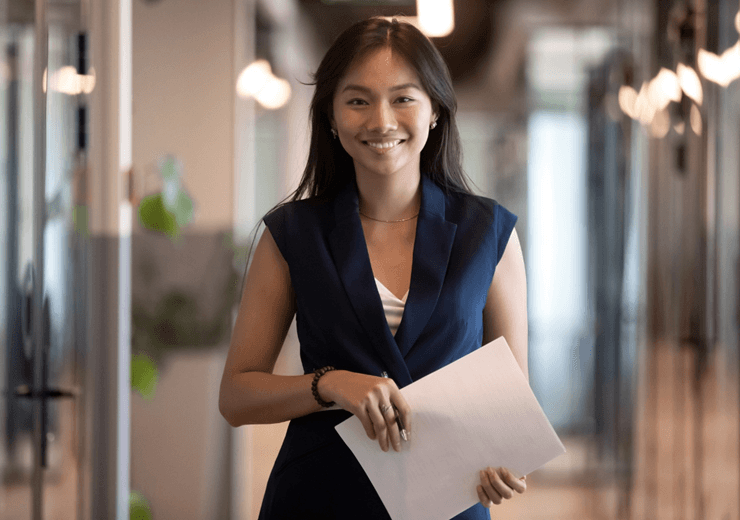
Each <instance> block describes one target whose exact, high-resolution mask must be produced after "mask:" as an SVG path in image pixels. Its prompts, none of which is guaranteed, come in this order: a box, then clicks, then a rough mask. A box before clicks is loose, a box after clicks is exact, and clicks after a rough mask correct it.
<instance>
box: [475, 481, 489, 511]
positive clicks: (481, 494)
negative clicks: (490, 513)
mask: <svg viewBox="0 0 740 520" xmlns="http://www.w3.org/2000/svg"><path fill="white" fill-rule="evenodd" d="M475 489H476V491H478V500H480V503H481V504H482V505H483V507H491V506H492V505H493V502H491V499H490V498H488V495H486V492H485V491H483V486H477V487H476V488H475Z"/></svg>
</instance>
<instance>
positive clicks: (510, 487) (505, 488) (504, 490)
mask: <svg viewBox="0 0 740 520" xmlns="http://www.w3.org/2000/svg"><path fill="white" fill-rule="evenodd" d="M526 480H527V476H526V475H525V476H523V477H522V478H516V477H515V476H514V475H512V474H511V473H510V472H509V470H507V469H506V468H490V467H489V468H486V469H484V470H482V471H481V472H480V485H479V486H478V487H477V489H478V499H479V500H480V503H481V504H483V506H484V507H491V506H492V505H493V504H496V505H499V504H501V502H503V501H504V499H509V498H511V497H513V496H514V491H516V492H517V493H519V494H522V493H524V492H525V491H526V490H527V482H526Z"/></svg>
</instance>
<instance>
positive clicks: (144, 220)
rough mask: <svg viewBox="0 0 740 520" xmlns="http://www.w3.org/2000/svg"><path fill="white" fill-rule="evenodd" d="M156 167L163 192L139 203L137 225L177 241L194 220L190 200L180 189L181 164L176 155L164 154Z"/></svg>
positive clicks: (191, 201) (149, 196)
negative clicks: (183, 230)
mask: <svg viewBox="0 0 740 520" xmlns="http://www.w3.org/2000/svg"><path fill="white" fill-rule="evenodd" d="M157 166H158V171H159V175H160V177H161V178H162V191H161V192H160V193H154V194H152V195H148V196H146V197H144V198H143V199H142V200H141V202H140V203H139V222H141V225H142V226H143V227H145V228H146V229H150V230H152V231H158V232H160V233H164V234H165V235H167V236H169V237H170V238H171V239H176V238H177V237H178V236H179V235H180V232H181V231H182V229H183V228H184V227H185V226H187V225H188V224H189V223H190V222H191V221H192V220H193V214H194V205H193V199H191V198H190V196H189V195H188V193H187V191H186V190H185V189H184V188H183V187H182V164H181V163H180V161H178V160H177V158H176V157H175V156H173V155H165V156H164V157H162V158H161V159H160V160H159V161H158V163H157Z"/></svg>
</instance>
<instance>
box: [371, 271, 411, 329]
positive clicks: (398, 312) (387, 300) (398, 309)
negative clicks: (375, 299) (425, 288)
mask: <svg viewBox="0 0 740 520" xmlns="http://www.w3.org/2000/svg"><path fill="white" fill-rule="evenodd" d="M375 285H376V286H377V287H378V294H379V295H380V301H382V302H383V310H384V311H385V319H386V320H387V321H388V327H389V328H390V329H391V334H393V335H394V336H395V335H396V331H397V330H398V326H399V325H400V324H401V317H402V316H403V309H404V307H405V306H406V298H408V297H409V291H406V294H404V295H403V298H402V299H401V300H399V299H398V297H397V296H396V295H395V294H393V293H392V292H391V291H390V289H388V288H387V287H386V286H385V285H383V284H382V283H380V280H378V279H377V278H375Z"/></svg>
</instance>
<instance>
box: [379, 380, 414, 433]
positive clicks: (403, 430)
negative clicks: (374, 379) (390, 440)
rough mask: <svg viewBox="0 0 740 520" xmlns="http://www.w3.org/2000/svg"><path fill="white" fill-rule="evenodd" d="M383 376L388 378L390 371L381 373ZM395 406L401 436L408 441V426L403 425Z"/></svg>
mask: <svg viewBox="0 0 740 520" xmlns="http://www.w3.org/2000/svg"><path fill="white" fill-rule="evenodd" d="M380 375H381V376H382V377H385V378H387V377H388V372H386V371H383V373H382V374H380ZM392 406H393V411H394V412H396V424H397V425H398V430H399V431H400V432H401V438H402V439H403V440H405V441H408V440H409V438H408V435H406V428H404V427H403V423H402V422H401V414H399V413H398V408H396V405H392Z"/></svg>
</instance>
